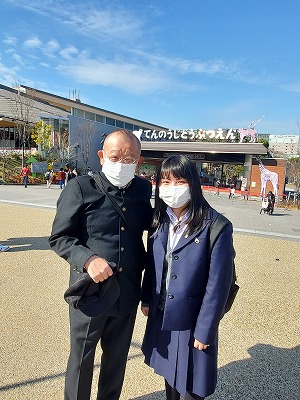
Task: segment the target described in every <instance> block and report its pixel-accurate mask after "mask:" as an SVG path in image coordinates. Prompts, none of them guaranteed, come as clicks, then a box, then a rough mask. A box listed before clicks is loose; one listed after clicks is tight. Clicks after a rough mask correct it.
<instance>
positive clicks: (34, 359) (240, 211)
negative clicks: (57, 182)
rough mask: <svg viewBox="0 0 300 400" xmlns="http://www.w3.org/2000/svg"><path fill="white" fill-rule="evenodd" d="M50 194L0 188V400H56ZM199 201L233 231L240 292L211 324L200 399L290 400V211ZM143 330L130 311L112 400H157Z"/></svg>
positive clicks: (60, 273) (58, 361) (299, 238)
mask: <svg viewBox="0 0 300 400" xmlns="http://www.w3.org/2000/svg"><path fill="white" fill-rule="evenodd" d="M58 195H59V189H58V188H57V187H54V188H52V189H50V190H47V189H46V188H45V187H44V186H36V187H28V188H27V189H24V188H23V187H22V186H3V185H1V186H0V221H1V229H0V243H1V244H4V245H9V246H10V250H9V251H7V252H5V253H1V254H0V268H1V275H0V285H1V296H0V310H1V311H0V313H1V328H0V365H1V371H0V399H5V400H21V399H22V400H40V399H42V400H56V399H57V400H62V399H63V385H64V373H65V365H66V360H67V357H68V350H69V333H68V307H67V304H66V303H65V302H64V300H63V293H64V291H65V289H66V287H67V283H68V266H67V263H66V262H65V261H63V260H62V259H60V258H59V257H58V256H56V255H55V253H54V252H52V251H51V250H49V247H48V242H47V238H48V236H49V233H50V230H51V224H52V221H53V218H54V215H55V202H56V200H57V197H58ZM206 196H207V198H208V200H209V201H210V202H211V204H212V205H213V207H215V208H216V209H217V210H218V211H220V212H222V213H224V215H225V216H227V217H228V218H229V219H231V220H232V222H233V225H234V228H235V231H234V243H235V248H236V252H237V256H236V268H237V274H238V282H239V285H240V288H241V289H240V291H239V294H238V297H237V300H236V302H235V304H234V306H233V308H232V310H231V311H230V312H229V313H228V314H227V315H226V316H225V317H224V318H223V320H222V322H221V326H220V348H219V381H218V387H217V390H216V392H215V393H214V394H213V395H212V396H210V397H209V398H208V399H210V400H225V399H226V400H230V399H232V400H236V399H241V400H250V399H251V400H253V399H260V400H273V399H274V400H275V399H276V400H278V399H282V400H294V399H295V400H296V399H299V389H300V387H299V359H300V357H299V356H300V346H299V261H300V257H299V254H300V211H295V210H284V209H279V208H276V209H275V212H274V215H273V216H268V215H259V210H260V202H259V201H258V200H254V199H253V200H252V201H248V202H247V201H244V200H243V199H242V198H235V199H234V200H233V201H230V200H228V196H227V195H223V196H222V197H220V198H217V197H216V196H211V195H210V194H209V193H206ZM144 327H145V318H144V317H143V316H142V315H141V313H140V312H139V313H138V317H137V322H136V327H135V331H134V336H133V341H132V344H131V348H130V353H129V357H128V366H127V372H126V378H125V383H124V388H123V392H122V396H121V399H122V400H129V399H131V400H133V399H134V400H155V399H164V398H165V397H164V393H163V379H162V378H161V377H159V376H157V375H155V374H154V373H153V372H152V370H151V369H150V368H149V367H147V366H146V365H144V363H143V356H142V354H141V351H140V345H141V341H142V336H143V331H144ZM100 353H101V351H100V349H99V350H98V352H97V355H96V368H95V376H96V375H97V374H98V371H99V363H100ZM95 389H96V386H95V384H94V385H93V394H92V399H96V393H95Z"/></svg>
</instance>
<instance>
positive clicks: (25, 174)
mask: <svg viewBox="0 0 300 400" xmlns="http://www.w3.org/2000/svg"><path fill="white" fill-rule="evenodd" d="M29 174H30V169H29V168H28V166H27V164H26V165H24V167H22V169H21V172H20V175H21V176H23V183H24V187H25V188H27V185H28V179H29V178H28V177H29Z"/></svg>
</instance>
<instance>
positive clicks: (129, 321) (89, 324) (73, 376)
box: [65, 306, 136, 400]
mask: <svg viewBox="0 0 300 400" xmlns="http://www.w3.org/2000/svg"><path fill="white" fill-rule="evenodd" d="M117 314H118V312H116V306H113V307H112V308H111V309H109V310H108V311H107V312H106V313H104V314H101V315H100V316H98V317H93V318H91V317H88V316H85V315H84V314H83V313H82V312H81V311H79V310H75V309H74V308H72V307H70V329H71V332H70V333H71V351H70V358H69V361H68V367H67V373H66V381H65V400H90V393H91V384H92V378H93V368H94V356H95V350H96V346H97V343H98V342H99V340H101V348H102V351H103V354H102V357H101V366H100V378H99V383H98V396H97V400H118V399H119V397H120V393H121V390H122V384H123V380H124V374H125V367H126V361H127V355H128V351H129V347H130V342H131V338H132V332H133V327H134V322H135V317H136V309H135V311H134V312H132V313H130V314H127V315H125V316H122V317H120V316H117Z"/></svg>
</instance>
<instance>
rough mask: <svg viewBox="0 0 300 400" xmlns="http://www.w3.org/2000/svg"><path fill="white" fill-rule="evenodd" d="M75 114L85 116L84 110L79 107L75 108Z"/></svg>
mask: <svg viewBox="0 0 300 400" xmlns="http://www.w3.org/2000/svg"><path fill="white" fill-rule="evenodd" d="M73 115H75V117H80V118H84V111H83V110H79V109H78V108H73Z"/></svg>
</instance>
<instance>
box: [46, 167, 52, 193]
mask: <svg viewBox="0 0 300 400" xmlns="http://www.w3.org/2000/svg"><path fill="white" fill-rule="evenodd" d="M45 179H46V184H47V186H46V187H47V189H50V187H51V183H52V171H51V169H48V171H47V172H46V173H45Z"/></svg>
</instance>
